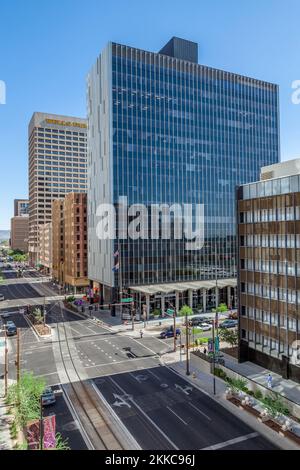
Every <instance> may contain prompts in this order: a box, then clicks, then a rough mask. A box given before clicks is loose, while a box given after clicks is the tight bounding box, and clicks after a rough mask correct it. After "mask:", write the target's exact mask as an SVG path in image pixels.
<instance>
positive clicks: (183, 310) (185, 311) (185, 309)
mask: <svg viewBox="0 0 300 470" xmlns="http://www.w3.org/2000/svg"><path fill="white" fill-rule="evenodd" d="M178 313H179V316H180V317H185V316H189V315H193V309H192V308H191V307H189V306H188V305H183V306H182V307H181V309H180V310H179V312H178Z"/></svg>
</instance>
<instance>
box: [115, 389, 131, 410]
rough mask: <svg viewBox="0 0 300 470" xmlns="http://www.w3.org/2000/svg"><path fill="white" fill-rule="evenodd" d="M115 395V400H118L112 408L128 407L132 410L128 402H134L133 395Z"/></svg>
mask: <svg viewBox="0 0 300 470" xmlns="http://www.w3.org/2000/svg"><path fill="white" fill-rule="evenodd" d="M113 395H114V398H116V401H115V402H114V403H113V404H112V406H117V407H119V408H120V407H121V406H128V408H131V405H130V404H129V403H127V400H132V396H131V395H128V394H127V393H125V394H124V395H118V394H117V393H114V394H113Z"/></svg>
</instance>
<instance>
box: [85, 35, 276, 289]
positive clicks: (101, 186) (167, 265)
mask: <svg viewBox="0 0 300 470" xmlns="http://www.w3.org/2000/svg"><path fill="white" fill-rule="evenodd" d="M197 56H198V48H197V44H195V43H192V42H190V41H186V40H183V39H179V38H172V39H171V41H169V43H168V44H167V45H166V46H165V47H164V48H163V49H162V50H161V51H160V52H159V53H154V52H147V51H143V50H140V49H136V48H132V47H128V46H124V45H120V44H115V43H109V44H108V46H107V47H106V48H105V50H104V51H103V52H102V54H101V55H100V56H99V57H98V59H97V62H96V64H95V65H94V67H93V68H92V70H91V72H90V74H89V76H88V93H87V94H88V121H89V131H88V138H89V154H88V200H89V202H88V205H89V207H88V225H89V236H88V238H89V263H88V264H89V277H90V279H91V280H93V281H97V282H99V283H100V284H102V285H104V286H108V287H114V286H118V284H119V283H122V285H123V286H125V287H130V286H136V285H154V284H163V283H179V282H189V281H191V282H194V281H199V280H210V279H215V277H216V276H218V278H219V279H222V278H224V279H225V278H226V279H228V278H234V277H235V276H236V221H235V213H236V205H235V192H236V187H237V185H240V184H243V183H247V182H251V181H255V180H257V179H258V177H259V170H260V168H261V167H262V166H265V165H270V164H272V163H277V162H278V161H279V154H280V151H279V110H278V108H279V106H278V87H277V85H274V84H271V83H267V82H264V81H260V80H255V79H253V78H248V77H244V76H240V75H238V74H234V73H229V72H225V71H222V70H216V69H213V68H210V67H206V66H203V65H199V64H198V63H197V60H198V57H197ZM120 196H127V198H128V204H129V205H130V204H133V203H142V204H145V205H146V206H150V205H151V204H154V203H161V204H163V203H166V204H174V203H180V204H183V203H191V204H204V215H205V244H204V247H203V248H202V249H201V250H199V251H187V250H186V249H185V244H184V241H183V240H162V239H159V240H151V239H148V240H147V239H139V240H130V239H128V240H120V241H119V242H118V241H117V240H99V239H98V238H97V234H96V226H97V221H98V218H97V215H96V211H97V207H98V206H99V204H101V203H111V202H113V203H114V204H117V203H118V200H119V197H120ZM117 249H119V258H120V259H119V261H120V268H119V270H118V271H117V272H114V271H113V266H114V264H115V258H114V256H113V254H114V253H115V252H116V250H117ZM216 252H217V254H216ZM120 271H121V272H120ZM120 279H121V280H120Z"/></svg>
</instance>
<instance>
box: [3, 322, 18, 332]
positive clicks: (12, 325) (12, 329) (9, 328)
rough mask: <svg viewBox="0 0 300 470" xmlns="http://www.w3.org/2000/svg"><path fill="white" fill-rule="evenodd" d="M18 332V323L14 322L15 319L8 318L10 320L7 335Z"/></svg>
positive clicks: (7, 323)
mask: <svg viewBox="0 0 300 470" xmlns="http://www.w3.org/2000/svg"><path fill="white" fill-rule="evenodd" d="M16 334H17V327H16V325H15V324H14V322H13V321H11V320H8V322H6V335H7V336H15V335H16Z"/></svg>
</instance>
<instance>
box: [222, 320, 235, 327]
mask: <svg viewBox="0 0 300 470" xmlns="http://www.w3.org/2000/svg"><path fill="white" fill-rule="evenodd" d="M236 326H238V320H225V321H223V322H222V323H220V325H219V328H235V327H236Z"/></svg>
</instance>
